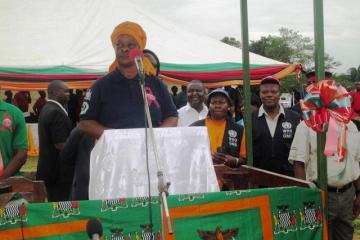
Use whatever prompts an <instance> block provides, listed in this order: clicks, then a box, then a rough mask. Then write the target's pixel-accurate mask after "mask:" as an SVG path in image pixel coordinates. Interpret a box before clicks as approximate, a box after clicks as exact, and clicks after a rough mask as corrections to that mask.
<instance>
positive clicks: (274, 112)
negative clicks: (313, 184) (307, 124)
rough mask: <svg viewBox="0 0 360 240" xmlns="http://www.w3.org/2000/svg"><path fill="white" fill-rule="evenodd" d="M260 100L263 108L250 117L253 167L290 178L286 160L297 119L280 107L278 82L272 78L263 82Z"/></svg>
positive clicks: (289, 166) (291, 171)
mask: <svg viewBox="0 0 360 240" xmlns="http://www.w3.org/2000/svg"><path fill="white" fill-rule="evenodd" d="M260 99H261V102H262V105H261V106H260V108H259V110H257V111H255V112H253V115H252V125H253V131H252V134H253V152H254V155H253V156H254V158H253V160H254V166H255V167H258V168H262V169H265V170H268V171H272V172H276V173H280V174H285V175H288V176H293V168H292V166H291V165H290V164H289V162H288V156H289V151H290V146H291V142H292V140H293V138H294V134H295V130H296V126H297V125H298V124H299V122H300V116H299V114H297V113H296V112H294V111H292V110H289V109H284V108H283V107H282V106H281V104H279V100H280V82H279V80H278V79H277V78H275V77H273V76H269V77H265V78H263V79H262V81H261V84H260Z"/></svg>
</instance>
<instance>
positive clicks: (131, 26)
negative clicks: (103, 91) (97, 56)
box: [109, 21, 156, 76]
mask: <svg viewBox="0 0 360 240" xmlns="http://www.w3.org/2000/svg"><path fill="white" fill-rule="evenodd" d="M120 35H129V36H131V37H133V38H134V39H135V40H136V42H137V44H138V45H139V47H140V50H141V51H143V50H144V48H145V46H146V33H145V32H144V30H143V29H142V27H141V26H140V25H139V24H137V23H134V22H130V21H126V22H123V23H120V24H119V25H117V26H116V27H115V28H114V31H113V33H112V34H111V42H112V45H113V47H115V45H116V42H117V40H118V38H119V36H120ZM143 63H144V70H145V74H146V75H151V76H155V75H156V69H155V68H154V66H153V65H152V64H151V62H150V60H149V59H148V58H146V57H144V59H143ZM117 66H118V64H117V61H116V60H115V61H114V62H113V63H112V64H111V65H110V67H109V72H112V71H114V70H115V69H116V68H117Z"/></svg>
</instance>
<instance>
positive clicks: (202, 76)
mask: <svg viewBox="0 0 360 240" xmlns="http://www.w3.org/2000/svg"><path fill="white" fill-rule="evenodd" d="M286 67H288V66H287V65H284V66H276V67H265V68H258V69H252V70H250V78H251V79H261V78H263V77H266V76H269V75H272V74H275V73H277V72H279V71H281V70H283V69H285V68H286ZM161 74H163V75H165V76H169V77H172V78H177V79H183V80H190V79H199V80H205V81H207V82H208V81H209V82H211V81H219V80H230V79H243V70H234V71H221V72H184V71H179V72H175V71H161Z"/></svg>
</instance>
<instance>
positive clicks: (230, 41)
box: [220, 36, 241, 48]
mask: <svg viewBox="0 0 360 240" xmlns="http://www.w3.org/2000/svg"><path fill="white" fill-rule="evenodd" d="M220 41H222V42H223V43H226V44H228V45H231V46H234V47H237V48H241V43H240V41H239V40H236V38H234V37H227V36H226V37H223V39H221V40H220Z"/></svg>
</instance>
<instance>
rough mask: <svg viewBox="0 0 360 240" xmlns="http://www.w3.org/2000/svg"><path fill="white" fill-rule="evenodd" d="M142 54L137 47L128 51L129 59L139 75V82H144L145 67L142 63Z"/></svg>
mask: <svg viewBox="0 0 360 240" xmlns="http://www.w3.org/2000/svg"><path fill="white" fill-rule="evenodd" d="M143 58H144V54H143V53H142V52H141V50H139V49H133V50H131V51H130V53H129V59H130V60H131V61H133V62H135V65H136V69H137V71H138V74H139V76H140V83H141V84H145V69H144V63H143Z"/></svg>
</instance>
